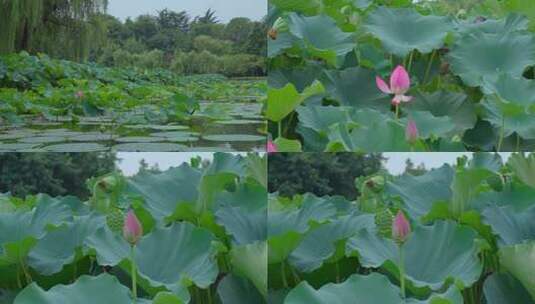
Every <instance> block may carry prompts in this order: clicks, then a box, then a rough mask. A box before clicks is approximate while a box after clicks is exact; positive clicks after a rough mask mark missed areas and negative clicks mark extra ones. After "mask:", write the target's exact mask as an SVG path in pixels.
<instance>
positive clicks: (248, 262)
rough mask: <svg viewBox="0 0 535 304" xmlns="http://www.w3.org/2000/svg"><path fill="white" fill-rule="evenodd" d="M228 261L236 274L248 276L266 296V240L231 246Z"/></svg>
mask: <svg viewBox="0 0 535 304" xmlns="http://www.w3.org/2000/svg"><path fill="white" fill-rule="evenodd" d="M230 262H231V263H232V266H233V271H234V272H235V273H236V274H238V275H241V276H243V277H245V278H248V279H249V280H250V281H251V282H252V283H253V284H254V286H255V287H256V289H257V290H258V291H259V292H260V293H261V294H262V295H263V296H264V297H266V296H267V289H268V282H267V278H268V246H267V243H266V242H256V243H253V244H249V245H244V246H236V247H233V248H232V250H231V251H230Z"/></svg>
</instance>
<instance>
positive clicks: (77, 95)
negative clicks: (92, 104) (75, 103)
mask: <svg viewBox="0 0 535 304" xmlns="http://www.w3.org/2000/svg"><path fill="white" fill-rule="evenodd" d="M74 95H75V96H76V97H78V98H80V99H82V98H84V92H83V91H78V92H76V94H74Z"/></svg>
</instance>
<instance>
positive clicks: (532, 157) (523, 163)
mask: <svg viewBox="0 0 535 304" xmlns="http://www.w3.org/2000/svg"><path fill="white" fill-rule="evenodd" d="M507 164H508V165H509V166H510V167H511V169H512V170H513V172H514V173H515V174H516V176H517V177H518V179H520V180H521V181H522V182H523V183H524V184H526V185H529V186H531V187H532V188H535V154H529V155H528V156H525V155H524V154H517V153H515V154H513V155H511V157H510V158H509V161H508V162H507Z"/></svg>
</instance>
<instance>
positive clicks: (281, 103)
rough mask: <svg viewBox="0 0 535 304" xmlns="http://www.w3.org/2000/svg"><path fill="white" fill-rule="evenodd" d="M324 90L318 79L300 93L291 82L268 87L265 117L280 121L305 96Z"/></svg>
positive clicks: (303, 99) (302, 100)
mask: <svg viewBox="0 0 535 304" xmlns="http://www.w3.org/2000/svg"><path fill="white" fill-rule="evenodd" d="M324 90H325V89H324V87H323V85H322V84H321V83H320V82H319V81H315V82H314V83H312V84H311V85H310V86H308V87H306V88H305V89H304V90H303V92H302V93H299V92H298V91H297V90H296V88H295V87H294V85H293V84H291V83H288V84H287V85H286V86H284V87H283V88H281V89H273V88H270V89H269V90H268V99H267V109H266V117H267V119H269V120H271V121H274V122H278V121H281V120H282V119H284V117H286V116H287V115H288V114H290V113H291V112H292V111H293V110H295V108H297V107H298V106H299V105H300V104H301V103H303V102H304V101H305V100H306V99H307V98H309V97H311V96H314V95H318V94H321V93H323V91H324Z"/></svg>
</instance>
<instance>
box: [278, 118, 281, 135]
mask: <svg viewBox="0 0 535 304" xmlns="http://www.w3.org/2000/svg"><path fill="white" fill-rule="evenodd" d="M277 127H278V134H279V137H282V119H281V120H279V122H278V123H277Z"/></svg>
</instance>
